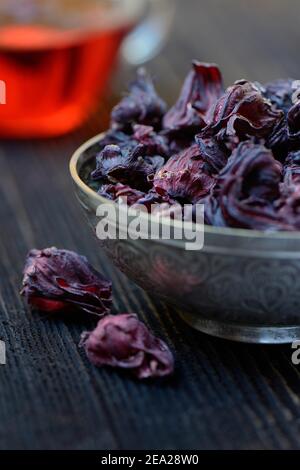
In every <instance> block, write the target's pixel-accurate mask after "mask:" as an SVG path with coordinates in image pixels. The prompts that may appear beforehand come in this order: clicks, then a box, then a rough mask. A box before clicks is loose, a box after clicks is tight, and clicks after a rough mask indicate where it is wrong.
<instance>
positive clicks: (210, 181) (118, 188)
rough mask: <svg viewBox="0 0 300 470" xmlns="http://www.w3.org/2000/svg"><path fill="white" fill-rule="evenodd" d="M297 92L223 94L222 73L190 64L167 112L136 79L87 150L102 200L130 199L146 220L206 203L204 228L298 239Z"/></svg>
mask: <svg viewBox="0 0 300 470" xmlns="http://www.w3.org/2000/svg"><path fill="white" fill-rule="evenodd" d="M299 84H300V82H299V81H297V80H292V79H280V80H274V81H272V82H269V83H267V84H265V85H261V84H260V83H258V82H254V83H253V82H250V81H247V80H239V81H236V82H235V83H234V84H233V85H232V86H230V87H228V88H227V89H226V90H225V91H224V90H223V85H222V76H221V73H220V71H219V69H218V67H217V66H216V65H214V64H206V63H202V62H198V61H195V62H194V63H193V67H192V70H191V71H190V73H189V74H188V76H187V77H186V79H185V82H184V84H183V87H182V90H181V92H180V96H179V98H178V100H177V102H176V103H175V105H174V106H173V107H171V108H170V110H169V111H168V112H165V105H164V104H163V103H162V102H161V100H160V98H158V97H157V94H156V92H155V90H154V87H153V83H152V82H151V80H150V79H149V77H147V75H146V74H145V72H143V71H139V72H138V78H137V80H136V81H135V82H133V84H132V86H131V91H130V94H129V96H127V97H125V98H124V99H123V100H122V101H121V103H120V104H119V105H117V107H116V108H115V109H114V110H113V112H112V129H110V130H109V131H108V132H107V133H106V134H105V136H104V137H103V139H101V140H100V142H99V145H98V146H94V147H93V149H92V151H93V152H94V153H95V152H96V151H97V152H98V153H97V155H96V169H95V170H94V172H93V173H92V177H93V178H94V179H95V180H99V182H100V184H102V187H101V188H100V190H99V193H100V194H102V195H104V196H105V197H107V198H109V199H112V200H117V199H120V198H122V197H123V196H125V195H126V196H127V197H128V200H127V202H128V204H129V205H135V204H138V205H144V206H145V207H146V209H147V211H148V212H151V213H161V212H160V211H162V213H163V214H164V213H170V214H173V213H174V214H175V213H176V214H177V213H178V212H179V211H178V210H177V209H178V207H177V206H178V204H181V205H183V204H185V203H188V204H193V208H192V214H193V213H196V204H197V203H204V205H205V221H206V223H207V224H212V225H216V226H228V227H241V228H249V229H258V230H298V228H299V226H300V225H299V222H298V220H299V217H298V207H299V206H300V204H299V194H300V191H299V185H300V163H299V161H300V158H299V155H298V153H299V152H300V87H299ZM103 183H106V184H105V185H104V186H103ZM93 186H94V187H95V184H94V183H93ZM159 204H161V205H162V208H161V209H160V208H159ZM299 212H300V210H299ZM174 217H175V216H174Z"/></svg>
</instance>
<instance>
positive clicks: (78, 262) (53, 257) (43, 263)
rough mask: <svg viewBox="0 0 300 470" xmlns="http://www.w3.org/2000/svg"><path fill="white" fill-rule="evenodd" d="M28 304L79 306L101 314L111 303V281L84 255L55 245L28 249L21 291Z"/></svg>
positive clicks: (51, 307) (44, 308)
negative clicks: (42, 248)
mask: <svg viewBox="0 0 300 470" xmlns="http://www.w3.org/2000/svg"><path fill="white" fill-rule="evenodd" d="M21 295H23V296H24V297H25V298H26V300H27V302H28V304H29V305H31V306H33V307H37V308H38V309H40V310H42V311H47V312H56V311H68V310H70V309H72V308H73V309H74V308H77V309H80V310H83V311H85V312H88V313H93V314H96V315H103V314H106V313H108V312H109V311H110V307H111V282H110V281H107V280H106V279H105V278H104V277H103V276H102V275H101V274H100V273H99V272H98V271H96V270H95V269H94V268H93V267H92V266H91V265H90V264H89V263H88V261H87V259H86V258H85V257H84V256H80V255H78V254H77V253H74V252H73V251H68V250H59V249H57V248H55V247H52V248H46V249H44V250H31V251H30V252H29V254H28V256H27V259H26V263H25V268H24V277H23V287H22V291H21Z"/></svg>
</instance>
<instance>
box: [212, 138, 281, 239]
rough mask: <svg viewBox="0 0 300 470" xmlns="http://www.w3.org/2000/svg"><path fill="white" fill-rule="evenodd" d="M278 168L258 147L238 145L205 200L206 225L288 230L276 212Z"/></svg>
mask: <svg viewBox="0 0 300 470" xmlns="http://www.w3.org/2000/svg"><path fill="white" fill-rule="evenodd" d="M281 175H282V166H281V164H280V163H279V162H278V161H276V160H275V159H274V157H273V155H272V153H271V152H270V151H268V150H267V149H266V148H265V147H263V146H261V145H254V144H252V143H249V142H247V143H242V144H240V145H239V147H238V148H237V150H236V151H235V152H234V153H233V155H232V156H231V157H230V159H229V161H228V164H227V165H226V167H225V168H224V169H223V171H222V172H221V173H220V175H219V177H218V179H217V183H216V185H215V187H214V190H213V192H212V194H211V195H210V196H209V197H208V198H207V199H206V201H205V202H206V208H205V211H206V222H207V223H211V224H212V225H219V226H228V227H242V228H252V229H257V230H289V229H290V228H289V227H288V226H287V224H286V223H285V221H284V219H283V218H282V217H281V216H280V215H279V214H278V212H277V211H276V207H275V205H274V202H275V201H276V200H277V199H278V198H279V197H280V186H279V183H280V180H281Z"/></svg>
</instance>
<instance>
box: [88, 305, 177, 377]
mask: <svg viewBox="0 0 300 470" xmlns="http://www.w3.org/2000/svg"><path fill="white" fill-rule="evenodd" d="M81 345H82V346H83V347H84V348H85V351H86V354H87V356H88V358H89V360H90V361H91V362H92V363H93V364H95V365H96V366H99V367H101V366H111V367H120V368H123V369H129V370H130V371H131V372H132V373H133V374H134V375H135V376H136V377H137V378H139V379H145V378H150V377H162V376H166V375H169V374H171V373H172V372H173V369H174V360H173V356H172V353H171V351H170V350H169V348H168V346H167V345H166V344H165V343H164V342H163V341H162V340H161V339H159V338H156V337H155V336H154V335H153V334H152V333H151V332H150V330H149V329H148V328H147V327H146V325H145V324H144V323H142V322H140V321H139V320H138V318H137V316H136V315H135V314H134V313H126V314H119V315H107V316H106V317H104V318H102V319H101V320H100V321H99V323H98V325H97V327H96V328H95V330H94V331H92V332H89V333H83V335H82V340H81Z"/></svg>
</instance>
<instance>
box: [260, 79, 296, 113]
mask: <svg viewBox="0 0 300 470" xmlns="http://www.w3.org/2000/svg"><path fill="white" fill-rule="evenodd" d="M295 85H296V80H293V79H292V78H286V79H282V78H279V79H278V80H273V81H272V82H269V83H266V84H265V85H264V86H263V94H264V96H265V97H266V98H268V99H269V100H270V101H271V103H273V104H274V106H276V108H277V109H281V110H282V111H284V112H285V113H287V112H288V110H289V109H290V107H291V106H292V104H293V103H292V96H293V93H294V92H295V90H296V88H297V87H296V86H295Z"/></svg>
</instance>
